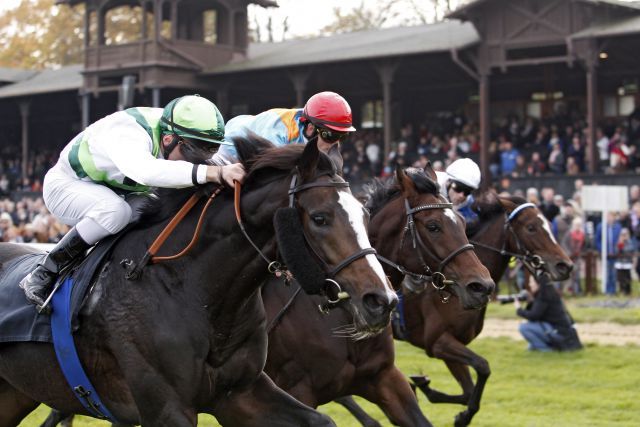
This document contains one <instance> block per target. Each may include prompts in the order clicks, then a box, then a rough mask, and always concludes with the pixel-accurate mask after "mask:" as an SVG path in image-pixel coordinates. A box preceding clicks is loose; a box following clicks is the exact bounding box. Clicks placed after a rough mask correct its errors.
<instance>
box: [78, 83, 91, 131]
mask: <svg viewBox="0 0 640 427" xmlns="http://www.w3.org/2000/svg"><path fill="white" fill-rule="evenodd" d="M80 96H81V97H82V108H81V110H82V130H85V129H86V128H87V127H88V126H89V124H90V123H89V120H90V113H91V94H90V93H89V92H86V93H83V94H82V95H80Z"/></svg>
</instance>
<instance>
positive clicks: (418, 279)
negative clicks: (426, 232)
mask: <svg viewBox="0 0 640 427" xmlns="http://www.w3.org/2000/svg"><path fill="white" fill-rule="evenodd" d="M404 206H405V210H406V216H407V224H406V226H405V228H404V233H403V234H402V239H401V241H400V248H401V249H402V247H403V246H404V241H405V238H406V236H407V234H408V233H410V234H411V242H412V247H413V249H414V252H415V253H416V255H417V257H418V260H419V261H420V264H421V266H422V269H423V270H424V274H419V273H414V272H411V271H409V270H407V269H406V268H405V267H404V266H402V265H400V264H396V263H394V262H392V261H390V260H388V259H386V258H384V257H382V256H380V255H378V259H379V260H380V261H382V262H384V263H385V264H387V265H389V266H391V267H393V268H395V269H396V270H398V271H399V272H400V273H402V274H404V275H405V276H408V277H409V278H410V279H411V280H412V281H413V282H415V283H421V284H422V283H425V282H426V283H431V285H432V286H433V288H434V289H436V291H438V293H439V294H440V299H441V300H442V302H443V303H447V302H449V298H451V293H448V292H446V291H445V288H446V287H447V286H451V285H454V284H455V280H448V279H447V278H446V276H445V275H444V269H445V268H446V267H447V265H448V264H449V263H450V262H451V261H453V259H454V258H455V257H457V256H458V255H460V254H461V253H463V252H465V251H468V250H473V245H472V244H470V243H467V244H465V245H462V246H460V247H459V248H458V249H456V250H454V251H452V252H451V253H450V254H449V255H447V256H446V257H445V258H444V259H442V260H441V261H440V262H439V264H438V268H437V269H436V271H432V270H431V268H429V266H428V265H427V262H426V261H425V259H424V253H426V254H428V255H430V256H431V257H432V258H434V259H438V258H439V257H438V256H437V255H436V254H435V253H434V252H433V251H432V250H430V249H429V247H428V246H427V245H426V244H425V243H424V242H423V240H422V238H421V237H420V233H418V231H417V230H416V223H415V219H414V217H413V216H414V214H416V213H418V212H421V211H425V210H431V209H453V204H452V203H428V204H424V205H420V206H416V207H414V208H412V207H411V205H409V201H408V200H407V199H404ZM412 290H414V291H417V292H420V291H422V290H424V285H423V286H422V289H412Z"/></svg>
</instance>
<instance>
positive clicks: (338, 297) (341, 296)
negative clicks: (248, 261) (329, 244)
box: [235, 173, 376, 313]
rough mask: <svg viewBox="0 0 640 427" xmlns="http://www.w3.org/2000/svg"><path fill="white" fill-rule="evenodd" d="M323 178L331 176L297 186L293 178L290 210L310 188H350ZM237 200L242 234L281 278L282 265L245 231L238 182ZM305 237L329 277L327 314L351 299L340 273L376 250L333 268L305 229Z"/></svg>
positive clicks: (362, 252) (323, 307) (363, 251)
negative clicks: (340, 281) (344, 288)
mask: <svg viewBox="0 0 640 427" xmlns="http://www.w3.org/2000/svg"><path fill="white" fill-rule="evenodd" d="M322 176H330V174H329V173H325V174H321V175H317V176H316V177H315V178H314V180H313V181H312V182H308V183H305V184H300V185H298V184H297V182H298V173H295V174H294V175H293V176H292V177H291V184H290V185H289V192H288V195H289V208H294V209H295V205H296V195H297V194H299V193H301V192H303V191H306V190H308V189H310V188H317V187H330V188H349V183H348V182H345V181H342V182H337V181H318V179H319V178H321V177H322ZM235 198H236V218H237V220H238V224H239V225H240V229H241V231H242V233H243V234H244V236H245V238H246V239H247V240H248V241H249V242H250V243H251V245H252V246H253V247H254V248H255V250H256V251H257V252H258V253H259V254H260V256H261V257H262V258H263V259H264V260H265V261H266V262H267V264H268V267H267V269H268V270H269V272H270V273H272V274H275V275H276V276H278V277H279V276H280V275H281V274H282V273H285V271H284V270H283V268H282V266H281V265H280V263H278V262H277V261H270V260H269V259H268V258H267V256H266V255H265V254H264V253H263V252H262V251H261V250H260V248H258V246H257V245H256V244H255V243H254V242H253V240H252V239H251V237H249V235H248V234H247V232H246V231H245V229H244V226H243V225H242V219H241V216H240V210H239V206H240V202H239V199H240V184H239V183H237V182H236V193H235ZM303 235H304V239H305V241H306V244H307V246H308V247H309V248H311V251H312V252H313V254H314V255H315V257H316V258H317V259H318V260H319V261H320V262H321V263H322V264H323V266H324V271H325V273H326V275H327V277H326V278H325V282H326V286H325V289H324V293H325V295H326V297H327V301H326V302H325V303H324V304H322V305H320V306H319V308H320V311H322V312H323V313H327V312H328V310H329V309H331V308H333V307H334V306H335V305H337V304H338V303H340V302H341V301H343V300H345V299H348V298H350V295H349V294H348V293H347V292H346V291H343V290H342V287H341V286H340V284H339V283H338V282H337V281H336V280H335V278H336V276H337V275H338V273H339V272H340V271H342V270H343V269H344V268H346V267H347V266H348V265H350V264H351V263H353V262H354V261H356V260H358V259H360V258H363V257H365V256H367V255H376V250H375V249H373V248H365V249H361V250H359V251H358V252H356V253H354V254H351V255H349V256H348V257H347V258H346V259H344V260H343V261H341V262H340V263H338V264H337V265H335V266H331V265H329V264H328V263H327V262H326V261H325V260H324V259H323V258H322V257H321V256H320V255H319V254H318V252H317V251H316V249H315V248H314V247H313V245H311V243H310V242H309V239H308V238H307V235H306V233H304V229H303ZM287 273H288V272H287ZM285 276H286V277H287V278H288V279H291V278H292V277H291V275H290V274H285ZM329 289H331V290H332V291H333V295H335V298H332V297H331V295H330V294H329V293H328V292H327V291H328V290H329Z"/></svg>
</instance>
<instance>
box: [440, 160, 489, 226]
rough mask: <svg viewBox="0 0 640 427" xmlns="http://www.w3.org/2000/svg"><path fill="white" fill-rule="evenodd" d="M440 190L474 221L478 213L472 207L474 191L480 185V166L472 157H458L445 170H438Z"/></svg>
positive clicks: (454, 206)
mask: <svg viewBox="0 0 640 427" xmlns="http://www.w3.org/2000/svg"><path fill="white" fill-rule="evenodd" d="M436 175H437V176H438V184H440V192H441V193H442V194H443V195H444V196H445V197H446V198H447V199H449V201H451V203H453V208H454V209H455V210H456V211H458V213H460V215H462V216H463V217H464V219H465V220H466V221H467V224H470V223H473V222H475V221H476V220H477V219H478V214H477V213H475V212H474V211H473V210H472V209H471V205H472V204H473V202H474V198H473V195H472V194H471V193H472V192H473V191H475V190H477V189H478V188H479V187H480V168H479V167H478V165H477V164H476V162H474V161H473V160H471V159H466V158H465V159H458V160H456V161H455V162H453V163H451V164H450V165H449V167H447V169H446V171H445V172H436Z"/></svg>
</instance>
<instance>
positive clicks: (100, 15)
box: [96, 7, 105, 46]
mask: <svg viewBox="0 0 640 427" xmlns="http://www.w3.org/2000/svg"><path fill="white" fill-rule="evenodd" d="M96 17H97V19H98V34H97V40H96V41H97V45H98V46H104V42H105V34H104V32H105V25H104V20H105V11H104V8H103V7H100V8H99V9H98V10H97V12H96Z"/></svg>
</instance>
